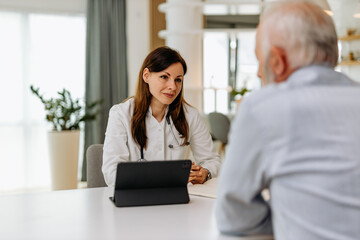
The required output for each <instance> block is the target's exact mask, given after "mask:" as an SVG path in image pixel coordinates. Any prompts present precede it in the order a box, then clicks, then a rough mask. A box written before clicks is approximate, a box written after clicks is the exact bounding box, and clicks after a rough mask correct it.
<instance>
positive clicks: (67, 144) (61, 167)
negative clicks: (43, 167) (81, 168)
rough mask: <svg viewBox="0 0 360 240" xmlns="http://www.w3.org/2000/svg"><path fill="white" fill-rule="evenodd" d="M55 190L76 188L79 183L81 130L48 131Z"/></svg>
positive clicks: (53, 187)
mask: <svg viewBox="0 0 360 240" xmlns="http://www.w3.org/2000/svg"><path fill="white" fill-rule="evenodd" d="M47 135H48V143H49V144H48V146H49V155H50V168H51V188H52V189H53V190H64V189H75V188H77V184H78V178H77V175H78V158H79V135H80V131H79V130H74V131H61V132H57V131H51V132H48V134H47Z"/></svg>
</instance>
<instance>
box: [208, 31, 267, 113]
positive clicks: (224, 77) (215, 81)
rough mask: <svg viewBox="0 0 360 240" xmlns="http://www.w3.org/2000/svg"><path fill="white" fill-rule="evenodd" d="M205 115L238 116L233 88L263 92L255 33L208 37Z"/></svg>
mask: <svg viewBox="0 0 360 240" xmlns="http://www.w3.org/2000/svg"><path fill="white" fill-rule="evenodd" d="M203 52H204V58H203V59H204V62H203V64H204V74H203V75H204V83H203V84H204V99H203V101H204V112H205V113H210V112H213V111H217V112H222V113H224V114H232V113H235V109H236V103H235V101H234V99H233V98H232V97H231V96H230V90H231V89H232V88H235V89H241V88H242V87H246V88H248V89H249V90H251V91H255V90H257V89H260V87H261V81H260V79H259V78H258V77H257V68H258V63H257V60H256V56H255V29H252V30H239V32H237V33H235V32H230V33H228V32H209V33H205V35H204V51H203Z"/></svg>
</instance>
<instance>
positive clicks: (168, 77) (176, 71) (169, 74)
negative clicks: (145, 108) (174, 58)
mask: <svg viewBox="0 0 360 240" xmlns="http://www.w3.org/2000/svg"><path fill="white" fill-rule="evenodd" d="M183 78H184V69H183V66H182V65H181V63H179V62H177V63H173V64H171V65H170V66H169V67H168V68H166V69H164V70H163V71H160V72H150V71H149V69H148V68H145V69H144V71H143V80H144V81H145V82H146V83H147V84H148V85H149V90H150V93H151V95H152V99H151V103H155V104H159V103H160V104H162V105H170V104H171V103H172V102H173V101H174V100H175V98H176V97H177V96H178V95H179V93H180V91H181V88H182V85H183Z"/></svg>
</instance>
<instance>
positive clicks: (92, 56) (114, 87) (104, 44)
mask: <svg viewBox="0 0 360 240" xmlns="http://www.w3.org/2000/svg"><path fill="white" fill-rule="evenodd" d="M125 4H126V0H88V1H87V29H86V87H85V89H86V92H85V99H86V101H87V102H93V101H96V100H99V99H103V104H102V106H101V110H100V113H99V115H98V116H97V119H96V120H95V121H92V122H87V123H85V141H84V145H85V146H84V150H85V151H84V161H83V166H82V177H81V180H82V181H86V149H87V148H88V147H89V146H90V145H91V144H95V143H103V142H104V138H105V130H106V124H107V119H108V114H109V110H110V108H111V106H112V105H114V104H117V103H119V102H121V101H122V100H124V99H126V98H127V97H128V82H127V61H126V5H125Z"/></svg>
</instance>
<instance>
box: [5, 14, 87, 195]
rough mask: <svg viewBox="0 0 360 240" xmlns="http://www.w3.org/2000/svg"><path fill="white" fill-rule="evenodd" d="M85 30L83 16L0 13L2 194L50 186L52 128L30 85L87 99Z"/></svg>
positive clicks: (54, 92)
mask: <svg viewBox="0 0 360 240" xmlns="http://www.w3.org/2000/svg"><path fill="white" fill-rule="evenodd" d="M85 30H86V19H85V16H82V15H64V14H58V15H54V14H42V13H26V12H5V11H2V12H1V11H0V35H1V37H0V52H1V54H0V81H1V86H2V87H1V88H0V109H1V114H0V147H1V151H0V153H1V158H0V165H1V168H0V192H1V191H10V190H19V189H27V188H34V187H48V186H49V185H50V167H49V159H48V152H47V141H46V132H47V130H49V129H50V125H49V124H48V123H47V122H46V121H45V112H44V109H43V105H42V103H41V102H40V101H39V99H37V98H36V97H35V96H34V95H32V93H31V92H30V85H31V84H33V85H34V86H35V87H39V88H40V92H41V93H43V94H44V96H45V97H46V98H49V97H52V96H55V95H56V94H57V91H60V90H62V89H63V88H66V89H68V90H69V91H70V92H71V93H72V95H73V96H74V97H76V98H83V96H84V93H85Z"/></svg>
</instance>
